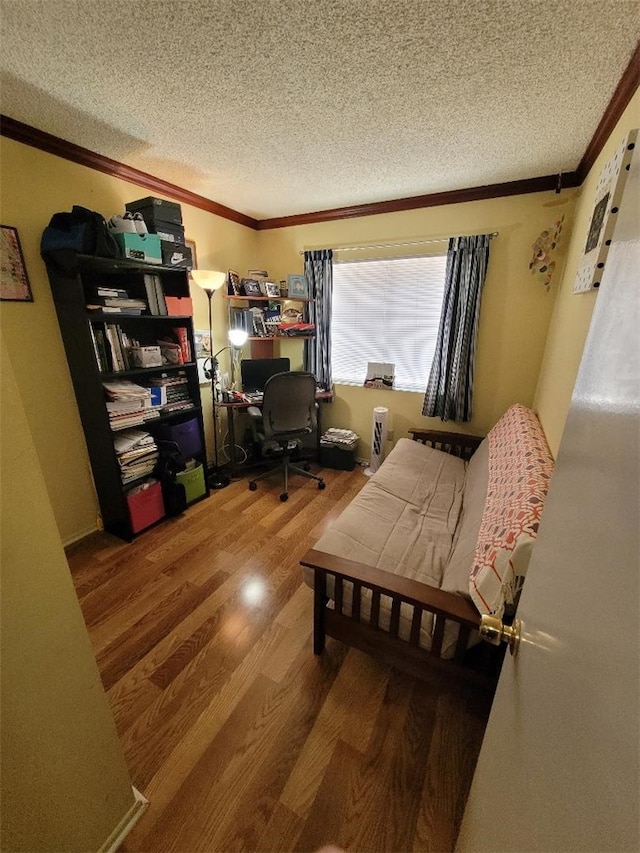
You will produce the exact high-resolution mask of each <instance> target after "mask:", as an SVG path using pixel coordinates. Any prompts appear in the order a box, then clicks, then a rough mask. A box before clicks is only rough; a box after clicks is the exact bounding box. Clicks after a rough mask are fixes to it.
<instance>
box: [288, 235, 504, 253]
mask: <svg viewBox="0 0 640 853" xmlns="http://www.w3.org/2000/svg"><path fill="white" fill-rule="evenodd" d="M499 233H500V232H499V231H492V232H491V233H490V234H489V237H491V238H492V237H497V236H498V234H499ZM456 236H457V237H480V236H481V235H480V234H456ZM450 239H451V238H450V237H440V238H439V239H431V240H410V241H408V242H406V243H370V244H369V245H368V246H338V247H337V248H335V249H334V250H333V251H334V252H359V251H363V250H364V249H395V248H396V247H397V246H424V245H426V244H427V243H448V242H449V240H450ZM323 248H326V247H323ZM311 251H313V249H303V250H302V251H300V252H298V254H299V255H304V253H305V252H311Z"/></svg>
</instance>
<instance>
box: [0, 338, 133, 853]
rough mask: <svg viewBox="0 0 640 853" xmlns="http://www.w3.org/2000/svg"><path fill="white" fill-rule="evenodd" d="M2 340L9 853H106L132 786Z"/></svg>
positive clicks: (128, 806) (4, 816)
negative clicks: (103, 852) (88, 852)
mask: <svg viewBox="0 0 640 853" xmlns="http://www.w3.org/2000/svg"><path fill="white" fill-rule="evenodd" d="M21 358H22V353H21V352H20V351H18V352H14V351H12V352H11V354H9V351H8V349H7V347H6V344H5V340H4V336H3V335H2V333H1V331H0V365H1V367H2V383H1V385H0V391H1V397H0V434H1V438H2V443H1V447H0V465H1V475H0V534H1V535H0V542H1V552H0V565H1V567H2V604H1V607H2V611H1V612H2V619H1V625H2V667H1V670H0V673H1V690H2V735H1V743H2V747H1V749H2V771H1V774H2V775H1V778H2V812H1V815H0V820H1V827H2V838H1V842H0V846H1V848H2V850H16V851H17V850H22V851H31V853H32V851H44V850H47V851H81V850H82V851H85V850H98V849H99V848H101V847H102V845H103V844H104V843H105V842H106V841H107V840H108V839H109V838H110V837H111V836H112V835H113V834H114V833H115V831H116V830H117V829H118V827H119V826H120V824H121V822H122V821H123V820H124V819H125V818H126V817H127V815H128V814H130V812H131V810H132V809H133V808H134V796H133V791H132V788H131V781H130V779H129V774H128V771H127V767H126V765H125V761H124V756H123V753H122V749H121V747H120V743H119V741H118V736H117V733H116V729H115V726H114V723H113V719H112V717H111V712H110V710H109V706H108V704H107V699H106V696H105V694H104V690H103V688H102V684H101V682H100V676H99V673H98V668H97V666H96V662H95V659H94V656H93V650H92V648H91V644H90V642H89V637H88V635H87V631H86V628H85V625H84V621H83V618H82V613H81V611H80V605H79V604H78V599H77V598H76V594H75V590H74V588H73V583H72V581H71V576H70V574H69V567H68V565H67V561H66V558H65V555H64V551H63V549H62V545H61V543H60V537H59V534H58V529H57V526H56V523H55V520H54V517H53V512H52V510H51V504H50V502H49V497H48V495H47V490H46V488H45V484H44V478H43V476H42V471H41V468H40V465H39V462H38V457H37V455H36V451H35V448H34V441H33V438H32V436H31V431H30V429H29V426H28V423H27V418H26V414H25V408H24V406H23V403H22V398H21V391H20V389H19V387H18V382H17V378H16V374H15V372H14V370H13V365H14V363H15V362H17V361H19V360H20V359H21Z"/></svg>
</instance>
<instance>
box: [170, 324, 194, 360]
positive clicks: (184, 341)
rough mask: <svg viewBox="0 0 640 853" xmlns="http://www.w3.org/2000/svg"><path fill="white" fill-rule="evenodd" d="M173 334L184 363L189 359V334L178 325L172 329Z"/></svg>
mask: <svg viewBox="0 0 640 853" xmlns="http://www.w3.org/2000/svg"><path fill="white" fill-rule="evenodd" d="M174 334H175V336H176V338H177V340H178V343H179V344H180V351H181V353H182V361H183V363H184V364H187V362H190V361H191V345H190V343H189V336H188V335H187V330H186V328H185V327H184V326H178V327H177V328H176V329H174Z"/></svg>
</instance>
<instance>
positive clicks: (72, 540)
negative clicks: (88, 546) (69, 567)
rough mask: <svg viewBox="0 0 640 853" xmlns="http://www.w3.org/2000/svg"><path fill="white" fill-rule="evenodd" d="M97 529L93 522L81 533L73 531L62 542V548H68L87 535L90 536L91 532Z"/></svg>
mask: <svg viewBox="0 0 640 853" xmlns="http://www.w3.org/2000/svg"><path fill="white" fill-rule="evenodd" d="M97 530H98V528H97V527H96V525H95V524H94V525H93V526H92V527H87V529H86V530H84V531H83V532H82V533H74V534H73V536H71V537H70V538H69V539H65V540H64V541H63V543H62V547H63V548H69V547H70V546H71V545H75V544H76V542H80V540H81V539H86V537H87V536H91V534H92V533H95V532H96V531H97Z"/></svg>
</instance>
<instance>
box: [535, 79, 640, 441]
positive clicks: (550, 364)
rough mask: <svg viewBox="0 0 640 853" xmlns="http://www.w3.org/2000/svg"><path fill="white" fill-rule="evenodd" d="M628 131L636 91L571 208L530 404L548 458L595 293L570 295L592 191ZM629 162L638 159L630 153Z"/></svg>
mask: <svg viewBox="0 0 640 853" xmlns="http://www.w3.org/2000/svg"><path fill="white" fill-rule="evenodd" d="M634 128H640V90H639V91H637V92H636V93H635V95H634V96H633V98H632V99H631V101H630V103H629V105H628V106H627V109H626V110H625V112H624V113H623V115H622V116H621V117H620V120H619V122H618V124H617V125H616V127H615V129H614V130H613V132H612V133H611V136H610V137H609V140H608V141H607V143H606V145H605V146H604V148H603V149H602V151H601V152H600V156H599V157H598V158H597V160H596V162H595V163H594V165H593V167H592V168H591V171H590V172H589V175H588V176H587V179H586V180H585V182H584V183H583V185H582V187H581V192H580V197H579V199H578V202H577V205H576V213H575V225H574V228H573V235H572V240H571V243H570V246H569V249H568V252H567V262H566V266H565V274H564V277H563V279H562V282H561V284H560V286H559V293H558V298H557V299H556V307H555V310H554V313H553V318H552V322H551V324H550V327H549V335H548V338H547V346H546V349H545V353H544V358H543V361H542V366H541V370H540V377H539V379H538V387H537V390H536V395H535V401H534V405H535V407H536V410H537V411H538V414H539V416H540V419H541V421H542V424H543V426H544V430H545V433H546V436H547V440H548V441H549V446H550V447H551V451H552V453H553V454H554V456H555V454H556V453H557V450H558V446H559V444H560V438H561V437H562V431H563V429H564V423H565V420H566V416H567V411H568V409H569V403H570V402H571V394H572V392H573V386H574V383H575V380H576V375H577V373H578V367H579V365H580V359H581V357H582V350H583V348H584V342H585V339H586V336H587V332H588V330H589V324H590V322H591V314H592V312H593V307H594V305H595V301H596V298H597V295H598V291H597V290H592V291H590V292H588V293H577V294H574V293H573V283H574V280H575V276H576V272H577V270H578V267H579V264H580V260H581V258H582V255H583V253H584V247H585V244H586V241H587V234H588V233H589V226H590V224H591V216H592V214H593V206H594V202H595V192H596V187H597V184H598V179H599V177H600V172H601V171H602V168H603V166H605V165H606V163H607V162H608V161H609V159H610V158H611V156H612V155H613V153H614V152H615V150H616V149H617V147H618V145H620V144H621V143H622V142H623V141H624V139H625V138H626V136H627V133H628V132H629V131H630V130H632V129H634ZM635 156H640V154H639V153H638V152H636V154H635Z"/></svg>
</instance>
